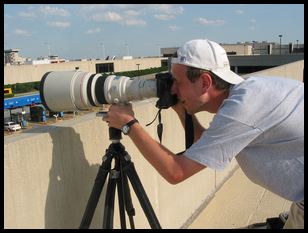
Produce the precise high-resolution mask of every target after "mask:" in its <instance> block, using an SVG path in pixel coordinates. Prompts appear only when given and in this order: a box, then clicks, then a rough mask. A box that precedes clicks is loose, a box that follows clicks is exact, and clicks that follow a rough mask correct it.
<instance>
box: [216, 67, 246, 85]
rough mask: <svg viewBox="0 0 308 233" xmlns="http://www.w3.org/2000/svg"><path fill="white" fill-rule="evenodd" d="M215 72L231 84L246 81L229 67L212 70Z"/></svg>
mask: <svg viewBox="0 0 308 233" xmlns="http://www.w3.org/2000/svg"><path fill="white" fill-rule="evenodd" d="M212 72H213V73H214V74H216V75H217V76H218V77H219V78H221V79H223V80H225V81H226V82H228V83H231V84H238V83H241V82H243V81H244V79H243V78H242V77H241V76H239V75H238V74H236V73H234V72H233V71H232V70H230V69H229V68H228V69H219V70H212Z"/></svg>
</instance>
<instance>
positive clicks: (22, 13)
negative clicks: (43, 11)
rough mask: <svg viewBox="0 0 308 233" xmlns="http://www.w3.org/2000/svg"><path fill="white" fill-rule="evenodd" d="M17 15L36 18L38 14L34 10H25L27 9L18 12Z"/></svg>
mask: <svg viewBox="0 0 308 233" xmlns="http://www.w3.org/2000/svg"><path fill="white" fill-rule="evenodd" d="M17 15H18V16H19V17H23V18H35V17H37V15H36V14H35V13H34V12H25V11H20V12H17Z"/></svg>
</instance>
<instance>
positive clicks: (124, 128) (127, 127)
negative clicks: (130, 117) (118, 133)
mask: <svg viewBox="0 0 308 233" xmlns="http://www.w3.org/2000/svg"><path fill="white" fill-rule="evenodd" d="M128 131H129V126H127V125H124V126H123V128H122V132H123V133H124V134H127V133H128Z"/></svg>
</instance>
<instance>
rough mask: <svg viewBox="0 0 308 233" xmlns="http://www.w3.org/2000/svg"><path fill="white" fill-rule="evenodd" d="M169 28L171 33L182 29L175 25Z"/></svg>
mask: <svg viewBox="0 0 308 233" xmlns="http://www.w3.org/2000/svg"><path fill="white" fill-rule="evenodd" d="M168 28H169V29H170V30H171V31H177V30H179V29H181V28H180V27H178V26H175V25H170V26H169V27H168Z"/></svg>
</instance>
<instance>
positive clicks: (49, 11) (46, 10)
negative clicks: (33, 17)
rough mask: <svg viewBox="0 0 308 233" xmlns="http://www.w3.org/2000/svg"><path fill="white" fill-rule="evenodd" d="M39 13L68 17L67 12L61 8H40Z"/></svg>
mask: <svg viewBox="0 0 308 233" xmlns="http://www.w3.org/2000/svg"><path fill="white" fill-rule="evenodd" d="M40 12H42V13H43V14H44V15H46V16H49V15H56V16H69V12H68V11H67V10H65V9H63V8H59V7H51V6H41V7H40Z"/></svg>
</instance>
